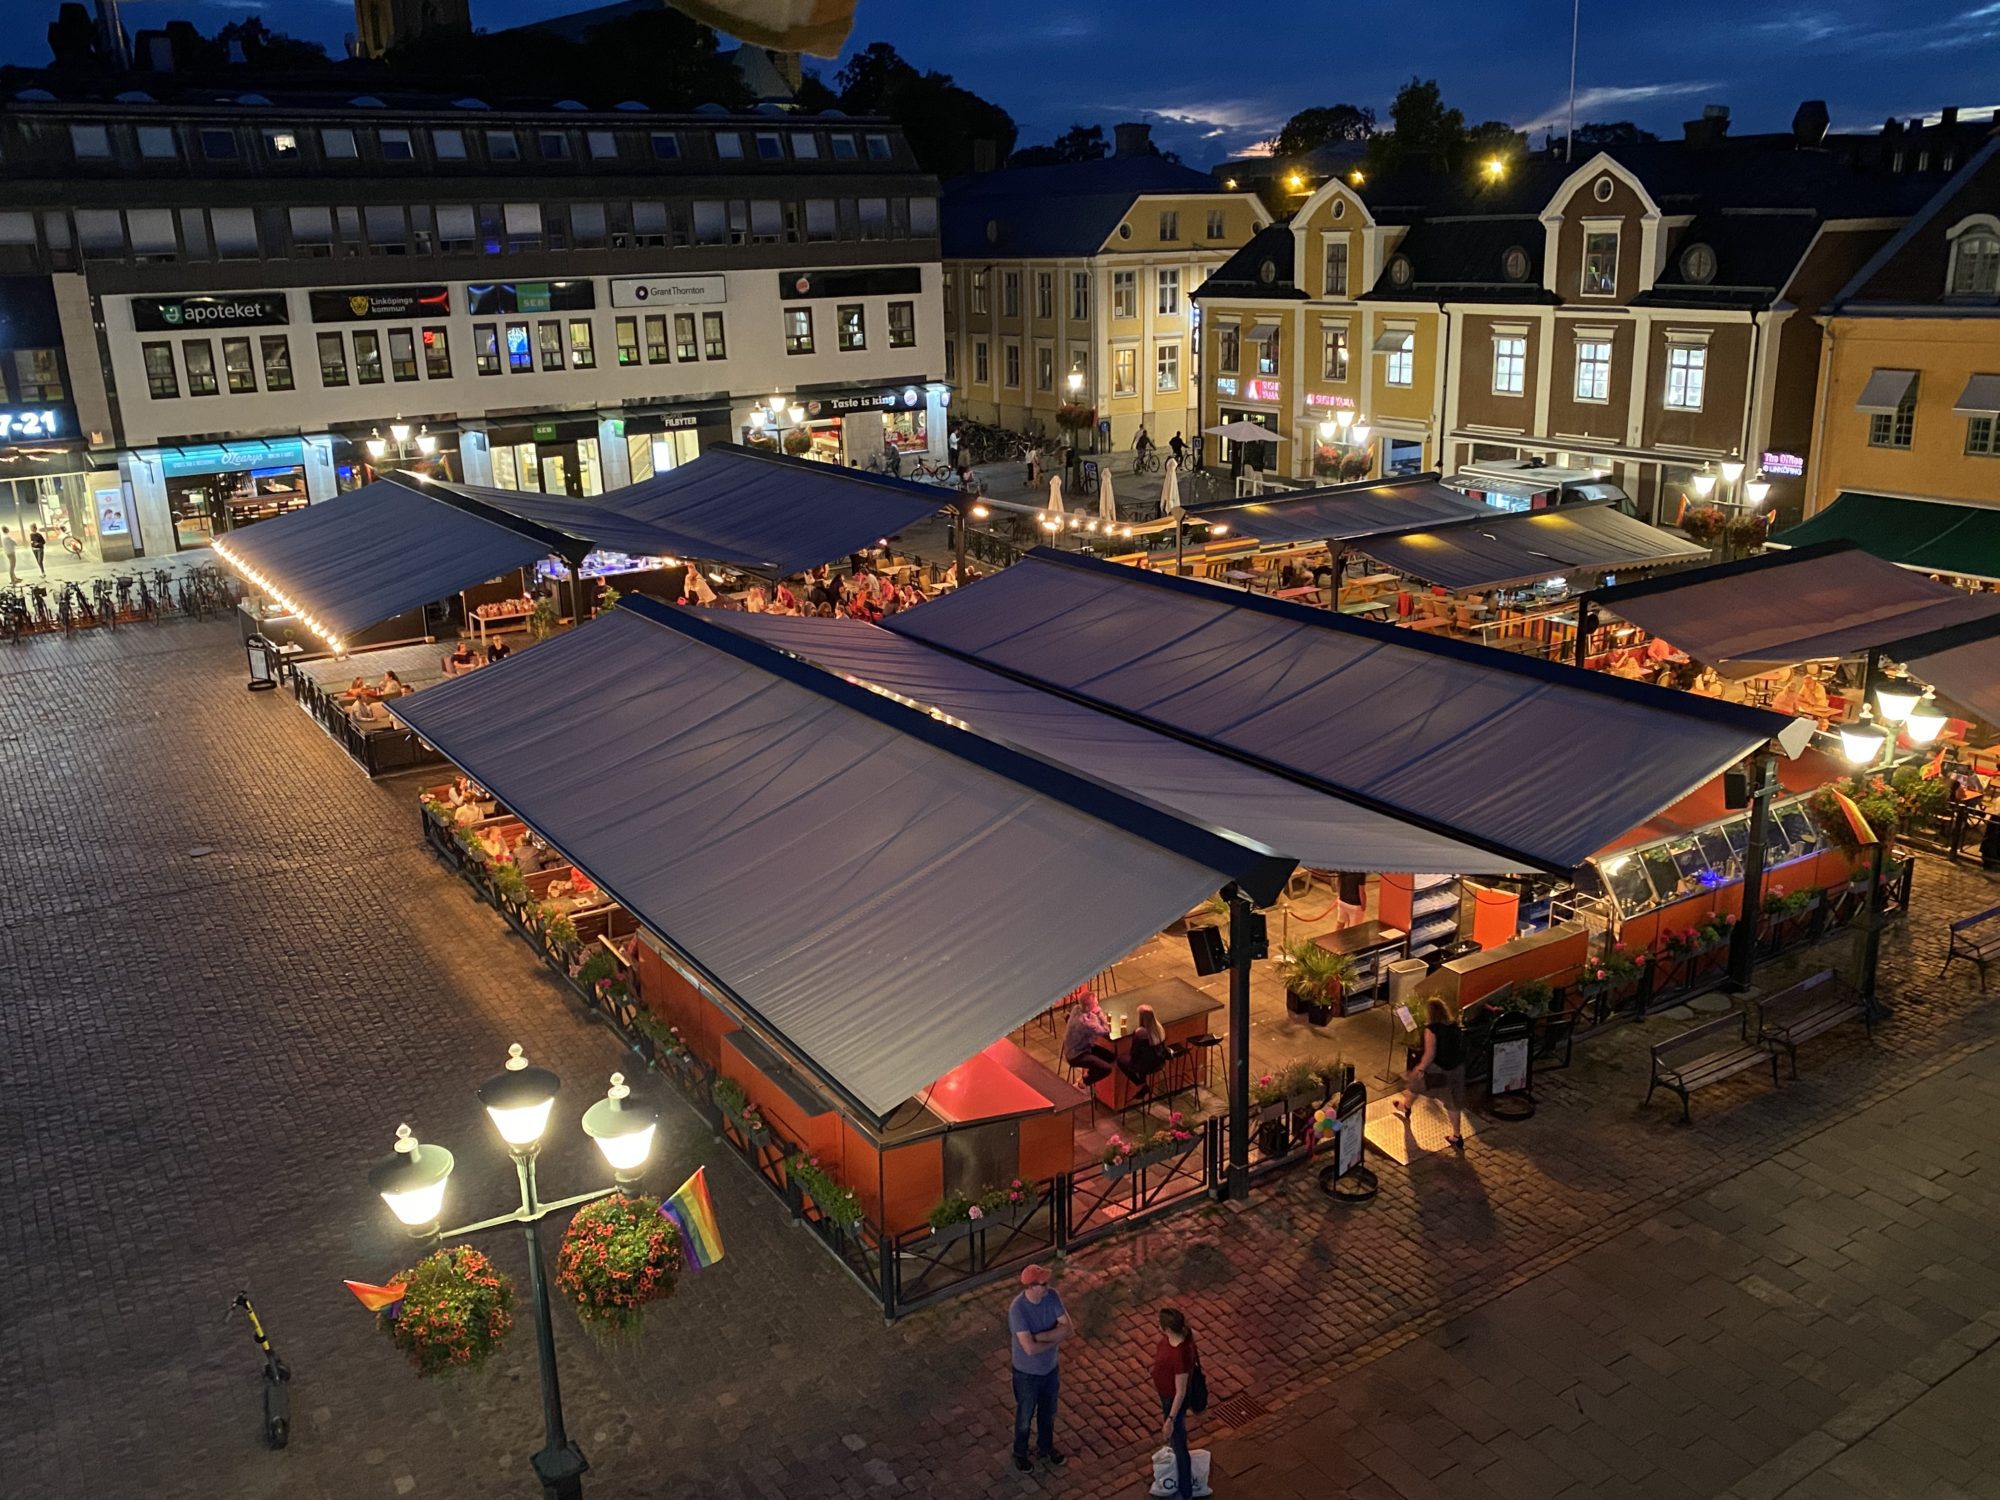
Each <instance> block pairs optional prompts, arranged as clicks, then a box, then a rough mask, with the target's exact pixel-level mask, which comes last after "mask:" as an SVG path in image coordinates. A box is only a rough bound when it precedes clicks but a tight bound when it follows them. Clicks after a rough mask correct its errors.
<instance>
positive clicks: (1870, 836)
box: [1827, 787, 1878, 848]
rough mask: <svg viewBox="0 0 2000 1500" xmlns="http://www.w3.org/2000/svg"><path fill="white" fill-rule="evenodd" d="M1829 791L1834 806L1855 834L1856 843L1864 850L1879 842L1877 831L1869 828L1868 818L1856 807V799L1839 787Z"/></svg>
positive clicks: (1831, 788)
mask: <svg viewBox="0 0 2000 1500" xmlns="http://www.w3.org/2000/svg"><path fill="white" fill-rule="evenodd" d="M1827 790H1828V791H1830V792H1832V793H1833V803H1834V806H1836V807H1838V808H1839V809H1840V811H1841V815H1842V816H1843V817H1845V818H1846V819H1847V826H1848V828H1849V829H1851V830H1852V831H1853V833H1854V842H1855V843H1857V844H1860V845H1861V846H1862V847H1864V848H1865V847H1867V846H1868V845H1869V844H1873V843H1876V842H1878V840H1877V839H1876V837H1875V830H1874V829H1873V828H1871V827H1870V826H1869V824H1868V819H1867V816H1866V815H1865V814H1864V813H1863V812H1862V811H1861V809H1860V808H1859V807H1857V806H1855V803H1854V799H1853V798H1852V797H1850V796H1848V795H1847V793H1845V792H1843V791H1842V790H1841V789H1840V788H1839V787H1828V788H1827Z"/></svg>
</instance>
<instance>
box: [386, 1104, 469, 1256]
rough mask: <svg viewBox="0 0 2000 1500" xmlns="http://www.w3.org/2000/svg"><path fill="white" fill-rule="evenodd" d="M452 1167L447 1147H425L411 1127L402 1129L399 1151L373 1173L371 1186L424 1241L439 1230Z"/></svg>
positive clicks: (403, 1223) (399, 1128)
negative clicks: (446, 1184)
mask: <svg viewBox="0 0 2000 1500" xmlns="http://www.w3.org/2000/svg"><path fill="white" fill-rule="evenodd" d="M451 1167H452V1159H451V1153H450V1152H449V1151H447V1150H445V1148H444V1147H442V1146H426V1145H423V1144H421V1143H420V1142H419V1141H418V1140H417V1138H416V1137H415V1136H414V1135H412V1134H411V1133H410V1127H409V1126H407V1125H398V1126H397V1127H396V1149H395V1151H394V1152H393V1153H392V1154H391V1155H390V1156H389V1157H388V1159H387V1160H385V1161H382V1162H379V1163H377V1164H376V1165H375V1166H374V1167H373V1168H371V1169H370V1170H369V1173H368V1185H369V1186H370V1187H372V1188H374V1189H375V1191H376V1192H378V1193H380V1194H381V1195H382V1201H383V1202H384V1203H386V1204H388V1205H389V1212H390V1213H392V1214H394V1215H395V1216H396V1219H397V1222H398V1223H400V1224H402V1226H403V1227H404V1228H405V1229H408V1230H410V1231H411V1232H412V1233H414V1234H415V1235H416V1236H417V1237H418V1238H419V1239H422V1238H426V1237H427V1236H428V1235H429V1233H430V1232H431V1231H432V1230H434V1229H435V1228H436V1227H437V1222H438V1214H439V1213H440V1212H441V1211H442V1210H443V1208H444V1185H445V1183H446V1182H447V1181H448V1180H449V1179H450V1177H451Z"/></svg>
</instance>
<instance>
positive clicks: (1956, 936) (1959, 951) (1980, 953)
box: [1938, 906, 2000, 995]
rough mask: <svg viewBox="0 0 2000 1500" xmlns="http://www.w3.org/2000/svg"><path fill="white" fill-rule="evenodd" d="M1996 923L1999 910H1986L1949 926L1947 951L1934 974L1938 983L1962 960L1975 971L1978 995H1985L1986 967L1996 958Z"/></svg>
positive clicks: (1999, 924) (1999, 925) (1999, 928)
mask: <svg viewBox="0 0 2000 1500" xmlns="http://www.w3.org/2000/svg"><path fill="white" fill-rule="evenodd" d="M1996 919H2000V906H1989V907H1987V908H1986V910H1985V911H1982V912H1974V913H1973V914H1972V915H1971V916H1969V917H1960V918H1959V919H1958V920H1957V921H1956V922H1954V923H1952V924H1951V949H1950V951H1949V952H1947V953H1946V954H1945V956H1944V969H1939V970H1938V977H1939V978H1940V979H1942V978H1943V977H1944V972H1945V969H1949V968H1950V967H1951V963H1952V960H1953V959H1955V958H1962V959H1965V960H1967V961H1968V962H1970V963H1971V964H1973V965H1974V966H1975V967H1976V968H1977V969H1978V970H1979V993H1980V994H1982V995H1983V994H1985V993H1986V965H1987V964H1988V962H1990V961H1991V960H1993V959H1996V958H2000V920H1996Z"/></svg>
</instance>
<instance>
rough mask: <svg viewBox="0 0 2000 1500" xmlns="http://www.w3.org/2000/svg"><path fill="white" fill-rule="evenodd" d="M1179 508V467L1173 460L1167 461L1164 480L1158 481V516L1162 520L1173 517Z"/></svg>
mask: <svg viewBox="0 0 2000 1500" xmlns="http://www.w3.org/2000/svg"><path fill="white" fill-rule="evenodd" d="M1180 508H1181V466H1180V464H1179V463H1177V462H1176V461H1175V460H1173V459H1171V458H1170V459H1168V460H1167V465H1166V478H1165V479H1163V480H1161V481H1160V516H1161V518H1162V519H1164V518H1166V517H1167V516H1171V515H1174V514H1175V513H1177V512H1178V511H1179V510H1180Z"/></svg>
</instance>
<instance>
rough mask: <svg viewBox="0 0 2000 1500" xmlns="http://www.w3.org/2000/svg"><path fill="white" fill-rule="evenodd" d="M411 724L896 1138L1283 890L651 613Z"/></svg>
mask: <svg viewBox="0 0 2000 1500" xmlns="http://www.w3.org/2000/svg"><path fill="white" fill-rule="evenodd" d="M397 712H398V714H399V715H400V716H401V717H403V718H405V719H406V720H407V721H408V722H409V723H410V724H411V725H412V727H414V728H415V729H416V730H417V732H418V733H420V734H421V735H423V737H424V738H425V739H426V740H428V741H429V742H430V743H431V744H432V745H434V746H436V747H437V748H438V749H439V750H440V751H442V752H443V753H444V754H445V755H446V756H447V757H448V758H450V759H451V760H452V761H453V762H455V763H456V764H457V765H458V766H460V767H461V768H462V769H463V770H464V771H465V772H466V774H467V775H469V776H471V777H473V778H474V779H475V780H477V781H478V782H479V783H480V784H481V785H483V786H485V787H486V788H487V789H488V790H490V791H491V792H492V793H493V794H494V796H496V797H497V798H498V799H499V800H500V801H501V802H502V803H503V804H504V805H505V806H507V807H509V808H511V809H512V810H513V811H514V812H515V813H517V814H518V815H519V816H520V817H521V819H522V820H523V821H524V822H525V823H527V824H528V826H529V827H531V828H533V829H534V830H535V831H536V832H537V833H538V834H540V835H541V836H542V837H543V838H545V839H546V840H547V841H548V842H549V843H550V844H551V845H553V846H554V847H555V848H557V849H559V850H561V851H562V853H563V854H564V855H566V856H567V857H569V858H570V859H572V860H574V861H575V862H576V863H577V865H578V866H579V867H581V868H582V869H583V870H584V871H585V872H586V873H588V874H589V875H590V877H591V878H592V879H593V880H595V881H597V883H598V884H599V885H601V886H602V887H603V888H604V889H605V890H606V891H607V892H608V893H609V894H610V895H611V896H612V897H613V898H614V899H616V900H617V901H618V902H619V903H620V904H622V905H623V906H624V907H625V908H626V909H627V910H628V911H630V912H632V913H633V915H634V916H635V917H637V918H638V920H640V921H641V922H643V923H644V924H645V925H646V926H647V927H649V928H651V929H652V930H653V931H654V932H656V933H658V934H659V935H660V936H661V937H662V938H664V939H665V940H666V941H667V942H668V943H669V944H670V945H671V946H672V947H673V948H674V949H675V950H676V951H677V952H678V953H679V954H680V955H682V956H683V957H684V958H685V959H686V960H687V961H688V962H689V964H690V965H691V966H692V967H694V968H695V969H696V970H697V971H698V972H699V973H700V974H701V976H702V977H703V979H704V981H705V982H707V983H709V984H710V985H711V986H712V987H714V988H715V989H716V990H717V991H718V992H719V993H720V994H721V995H723V996H724V997H725V998H726V1000H727V1001H728V1002H729V1003H731V1004H734V1005H735V1006H737V1007H739V1008H740V1010H741V1012H742V1013H743V1015H744V1016H745V1018H746V1019H748V1020H750V1021H751V1022H752V1023H753V1024H760V1025H762V1026H764V1027H766V1028H768V1029H770V1030H771V1031H773V1032H775V1033H776V1034H777V1035H778V1036H779V1037H780V1038H782V1039H783V1041H784V1042H785V1043H786V1044H787V1045H788V1046H789V1047H790V1048H791V1049H792V1050H793V1051H794V1052H795V1053H796V1054H797V1055H798V1056H799V1057H800V1059H801V1060H802V1061H803V1062H805V1063H806V1064H807V1065H808V1066H809V1067H811V1068H813V1069H814V1070H815V1071H816V1072H817V1073H818V1075H819V1076H820V1077H821V1079H822V1081H824V1082H826V1083H828V1084H829V1085H831V1086H832V1087H834V1088H836V1089H838V1090H839V1091H840V1092H841V1093H842V1094H844V1095H845V1096H846V1097H847V1098H849V1099H851V1100H853V1101H855V1102H856V1103H857V1104H858V1105H859V1106H860V1107H861V1108H863V1109H864V1110H866V1111H867V1112H868V1113H870V1114H872V1115H873V1116H875V1117H876V1118H877V1119H880V1118H883V1117H885V1116H887V1115H888V1114H889V1112H890V1111H892V1110H894V1109H895V1108H896V1107H897V1106H899V1105H900V1104H902V1103H903V1102H904V1101H905V1100H907V1099H909V1098H910V1097H912V1096H913V1095H915V1094H917V1093H918V1092H920V1091H921V1090H922V1089H923V1088H925V1087H926V1086H927V1085H928V1084H930V1083H931V1082H932V1081H933V1080H935V1079H936V1078H938V1077H939V1076H940V1075H941V1074H943V1073H945V1072H947V1071H949V1070H950V1069H952V1068H954V1067H956V1066H957V1065H958V1064H959V1063H961V1062H963V1061H965V1059H966V1058H968V1057H970V1056H972V1055H973V1054H974V1053H975V1052H977V1051H979V1050H980V1049H981V1048H983V1047H985V1046H987V1045H989V1044H990V1043H991V1042H992V1041H993V1039H994V1038H995V1037H997V1036H1001V1035H1004V1034H1005V1033H1006V1032H1008V1031H1009V1030H1011V1029H1013V1028H1014V1027H1016V1026H1019V1025H1021V1024H1022V1023H1023V1022H1024V1021H1026V1020H1028V1019H1029V1018H1030V1017H1032V1016H1034V1015H1036V1014H1038V1013H1039V1012H1040V1011H1041V1010H1043V1009H1045V1008H1046V1007H1047V1006H1048V1005H1049V1004H1051V1003H1052V1002H1053V1001H1055V1000H1056V999H1058V998H1059V997H1060V996H1061V995H1063V994H1065V993H1067V992H1068V991H1069V990H1070V989H1071V988H1073V987H1074V986H1075V985H1077V984H1079V983H1082V982H1083V981H1085V980H1087V979H1088V978H1089V977H1090V976H1091V975H1092V974H1094V973H1096V972H1098V971H1099V970H1101V969H1102V968H1104V967H1105V966H1106V965H1108V964H1110V963H1112V962H1114V961H1115V960H1117V959H1118V958H1120V957H1123V956H1124V955H1125V954H1127V953H1129V952H1130V951H1131V950H1132V949H1133V948H1135V947H1137V946H1138V945H1139V944H1140V943H1142V942H1144V941H1145V940H1146V939H1147V938H1148V937H1150V936H1152V935H1153V934H1155V933H1157V932H1158V931H1159V930H1160V929H1161V928H1162V927H1163V926H1165V925H1166V924H1167V923H1168V922H1170V921H1172V920H1173V919H1174V918H1175V917H1177V916H1179V915H1180V914H1181V913H1182V912H1184V911H1186V910H1187V909H1188V908H1189V907H1190V906H1192V905H1193V904H1195V903H1196V902H1197V901H1199V900H1200V899H1201V898H1202V897H1203V896H1205V895H1208V894H1210V893H1212V892H1213V891H1214V890H1216V889H1217V887H1219V886H1220V885H1222V884H1224V883H1225V882H1227V881H1230V880H1238V879H1241V880H1245V881H1246V882H1249V883H1254V884H1255V885H1256V886H1258V887H1261V888H1262V889H1263V890H1264V891H1265V893H1266V899H1268V898H1269V896H1270V895H1272V894H1275V889H1276V887H1277V886H1279V885H1281V884H1282V882H1283V878H1284V873H1285V871H1287V870H1289V868H1290V864H1289V862H1288V861H1283V860H1277V859H1273V858H1272V857H1271V856H1270V855H1269V854H1268V853H1267V852H1265V851H1261V850H1257V849H1255V848H1252V847H1250V846H1248V845H1245V844H1243V843H1241V842H1240V841H1236V840H1232V839H1228V838H1225V837H1219V836H1217V835H1215V834H1213V833H1211V832H1209V831H1207V830H1203V829H1199V828H1196V827H1194V826H1192V825H1191V824H1188V823H1186V822H1183V821H1180V820H1178V819H1175V818H1172V817H1171V816H1168V815H1165V814H1163V813H1161V812H1159V811H1158V810H1157V809H1154V808H1150V807H1146V806H1144V805H1141V804H1139V803H1136V802H1134V801H1132V800H1131V799H1129V798H1125V797H1123V796H1121V795H1119V794H1116V793H1111V792H1106V791H1105V790H1103V789H1101V788H1098V787H1095V786H1092V785H1090V784H1088V783H1085V782H1083V781H1081V780H1080V779H1079V778H1077V777H1075V776H1073V775H1070V774H1069V773H1067V772H1064V771H1061V770H1059V769H1055V768H1051V767H1049V766H1047V765H1046V764H1044V763H1042V762H1040V761H1036V760H1033V759H1032V758H1030V757H1027V756H1024V755H1021V754H1019V753H1018V752H1015V751H1012V750H1008V749H1004V748H1002V747H998V746H995V745H994V744H992V743H991V742H990V741H986V740H983V739H981V738H980V737H979V736H977V735H973V734H970V733H968V732H966V731H965V730H964V729H962V728H959V727H957V726H954V725H951V724H949V723H947V722H945V721H943V720H940V719H938V718H936V717H935V716H933V715H931V714H929V713H926V712H923V711H921V710H919V709H915V708H911V707H908V706H906V705H903V704H898V703H895V702H893V701H892V700H890V699H888V698H886V697H884V696H882V695H880V694H878V693H874V692H871V691H869V690H867V689H865V688H862V687H857V686H855V685H853V684H851V683H847V682H844V681H842V680H841V679H840V678H839V677H837V676H835V675H834V674H832V673H829V672H825V671H822V670H820V669H818V668H815V667H810V666H806V665H804V664H802V663H799V662H797V661H794V660H792V659H791V658H789V657H787V656H785V655H784V654H783V653H781V652H778V651H775V650H773V649H771V648H769V647H767V646H763V645H761V644H759V643H757V642H755V641H752V640H749V639H746V638H744V637H742V636H738V635H733V634H731V633H730V632H727V631H723V630H720V629H718V628H717V627H716V625H715V623H714V622H713V621H712V620H710V619H708V618H707V617H706V614H705V612H703V611H696V610H674V609H671V608H668V607H666V606H662V605H657V604H654V603H653V602H652V601H649V600H627V601H625V603H624V604H622V605H621V606H620V607H619V608H618V609H616V610H613V611H612V612H611V613H610V614H608V615H606V616H604V617H603V618H601V619H599V620H597V621H594V622H593V623H591V624H590V625H588V626H586V627H584V628H583V629H581V630H575V631H571V632H569V633H568V634H566V635H563V636H560V637H558V638H556V639H555V640H552V641H549V642H546V643H544V644H543V645H541V646H538V647H536V648H535V649H534V650H533V651H524V652H521V653H519V654H518V655H516V656H514V657H512V658H510V659H509V660H507V661H504V662H501V663H499V664H497V665H495V666H492V667H488V668H486V669H485V670H483V671H480V672H476V673H473V674H471V675H470V676H466V677H460V678H455V679H452V680H450V681H446V682H442V683H439V684H438V685H436V686H435V687H432V688H429V689H427V690H425V691H424V692H422V693H420V694H418V695H417V696H416V697H414V698H412V699H409V700H406V704H399V705H398V708H397Z"/></svg>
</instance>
